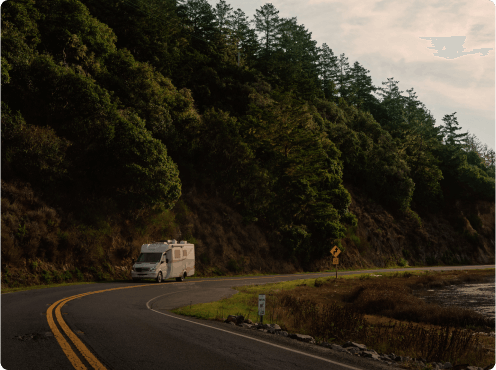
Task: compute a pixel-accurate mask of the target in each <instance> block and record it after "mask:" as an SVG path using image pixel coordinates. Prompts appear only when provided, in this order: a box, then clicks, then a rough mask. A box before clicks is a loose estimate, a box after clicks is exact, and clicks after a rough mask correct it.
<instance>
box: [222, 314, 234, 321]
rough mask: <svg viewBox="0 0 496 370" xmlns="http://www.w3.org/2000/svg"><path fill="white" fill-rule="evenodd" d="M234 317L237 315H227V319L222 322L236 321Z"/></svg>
mask: <svg viewBox="0 0 496 370" xmlns="http://www.w3.org/2000/svg"><path fill="white" fill-rule="evenodd" d="M236 318H237V316H235V315H229V316H227V319H226V321H224V322H236Z"/></svg>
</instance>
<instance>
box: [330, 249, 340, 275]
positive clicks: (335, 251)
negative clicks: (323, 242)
mask: <svg viewBox="0 0 496 370" xmlns="http://www.w3.org/2000/svg"><path fill="white" fill-rule="evenodd" d="M340 253H341V250H340V249H339V248H338V247H336V246H334V248H332V249H331V254H332V255H333V256H334V258H333V259H332V264H333V265H336V279H337V278H338V265H339V258H338V256H339V254H340Z"/></svg>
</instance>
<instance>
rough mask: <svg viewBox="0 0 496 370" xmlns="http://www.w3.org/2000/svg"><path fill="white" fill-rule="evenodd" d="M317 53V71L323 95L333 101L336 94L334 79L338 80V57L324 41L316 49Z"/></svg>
mask: <svg viewBox="0 0 496 370" xmlns="http://www.w3.org/2000/svg"><path fill="white" fill-rule="evenodd" d="M318 53H319V61H318V71H319V76H320V80H321V84H322V90H323V92H324V97H325V98H326V99H328V100H331V101H334V100H335V98H336V96H337V88H336V86H337V85H336V81H337V80H338V78H337V76H338V64H337V61H338V58H337V57H336V56H335V55H334V52H333V51H332V49H331V48H329V46H327V44H326V43H323V44H322V47H321V48H319V49H318Z"/></svg>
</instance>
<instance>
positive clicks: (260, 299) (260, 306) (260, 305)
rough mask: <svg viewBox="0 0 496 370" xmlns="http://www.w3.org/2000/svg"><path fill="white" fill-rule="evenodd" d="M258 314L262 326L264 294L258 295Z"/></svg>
mask: <svg viewBox="0 0 496 370" xmlns="http://www.w3.org/2000/svg"><path fill="white" fill-rule="evenodd" d="M258 314H259V315H260V323H261V324H263V317H264V315H265V294H259V295H258Z"/></svg>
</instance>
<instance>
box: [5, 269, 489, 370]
mask: <svg viewBox="0 0 496 370" xmlns="http://www.w3.org/2000/svg"><path fill="white" fill-rule="evenodd" d="M481 268H494V265H490V266H489V265H487V266H461V267H430V268H419V269H418V270H422V269H425V270H427V269H428V270H436V269H439V270H452V269H453V270H454V269H481ZM405 270H407V269H394V270H391V269H389V270H371V271H355V272H352V271H349V272H340V273H339V274H340V275H345V274H352V273H367V272H374V273H377V272H381V271H389V272H391V271H405ZM333 275H334V273H319V274H304V275H279V276H264V277H249V278H218V279H190V280H186V281H185V282H183V283H176V282H173V281H167V282H165V283H162V284H156V283H147V282H141V283H101V284H89V285H75V286H67V287H59V288H47V289H39V290H30V291H25V292H17V293H9V294H3V295H2V297H1V301H2V302H1V307H2V327H1V335H2V337H1V341H2V344H1V365H2V367H3V368H4V369H7V370H17V369H19V370H20V369H23V370H24V369H36V370H39V369H54V370H58V369H69V370H70V369H116V370H121V369H122V370H127V369H216V370H220V369H236V370H241V369H265V370H267V369H271V370H272V369H284V370H291V369H333V370H334V369H335V370H352V369H385V368H388V369H390V368H391V367H390V366H384V365H381V364H379V363H377V362H375V361H371V360H366V359H362V358H358V357H352V356H349V355H343V354H341V353H339V352H336V351H333V350H330V349H325V348H321V347H318V346H315V345H311V344H306V343H300V342H297V341H294V340H291V339H287V338H283V337H279V336H274V335H271V334H266V333H260V332H258V331H254V330H245V329H242V328H238V327H235V326H231V325H226V324H223V323H220V322H213V321H206V320H195V319H190V318H186V317H182V316H178V315H174V314H172V313H170V312H169V310H170V309H173V308H176V307H181V306H185V305H188V304H190V303H193V304H195V303H203V302H211V301H215V300H218V299H221V298H223V297H227V296H230V295H232V294H234V293H235V291H234V290H233V289H231V287H232V286H239V285H245V284H263V283H269V282H277V281H286V280H295V279H302V278H314V277H319V276H333Z"/></svg>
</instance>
